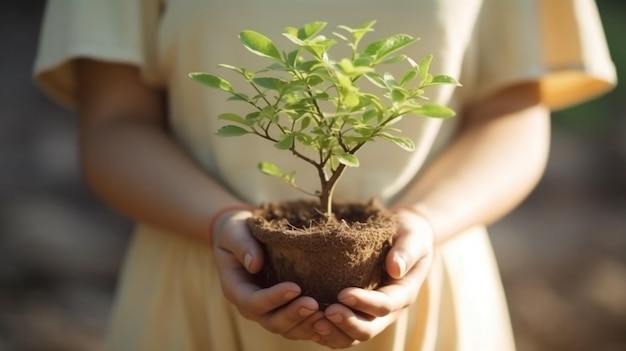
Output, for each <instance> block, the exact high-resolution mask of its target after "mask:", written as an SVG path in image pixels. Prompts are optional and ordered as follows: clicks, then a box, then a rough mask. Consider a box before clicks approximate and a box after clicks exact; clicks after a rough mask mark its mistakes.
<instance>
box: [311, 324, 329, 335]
mask: <svg viewBox="0 0 626 351" xmlns="http://www.w3.org/2000/svg"><path fill="white" fill-rule="evenodd" d="M315 332H317V333H318V334H320V335H328V334H330V330H329V329H328V328H327V327H326V326H323V325H322V326H317V325H316V326H315Z"/></svg>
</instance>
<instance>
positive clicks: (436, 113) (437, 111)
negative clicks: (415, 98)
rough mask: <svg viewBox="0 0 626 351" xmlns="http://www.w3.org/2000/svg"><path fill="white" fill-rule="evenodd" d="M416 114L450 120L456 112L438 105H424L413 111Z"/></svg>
mask: <svg viewBox="0 0 626 351" xmlns="http://www.w3.org/2000/svg"><path fill="white" fill-rule="evenodd" d="M413 112H414V113H417V114H420V115H422V116H426V117H435V118H448V117H452V116H454V115H455V112H454V110H452V109H451V108H449V107H446V106H442V105H438V104H424V105H422V106H420V107H418V108H416V109H414V110H413Z"/></svg>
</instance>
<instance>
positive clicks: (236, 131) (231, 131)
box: [217, 124, 251, 137]
mask: <svg viewBox="0 0 626 351" xmlns="http://www.w3.org/2000/svg"><path fill="white" fill-rule="evenodd" d="M249 133H251V132H250V131H248V130H246V129H244V128H241V127H239V126H235V125H232V124H229V125H226V126H224V127H222V128H220V129H219V130H218V131H217V135H219V136H223V137H235V136H241V135H244V134H249Z"/></svg>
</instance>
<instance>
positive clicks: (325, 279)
mask: <svg viewBox="0 0 626 351" xmlns="http://www.w3.org/2000/svg"><path fill="white" fill-rule="evenodd" d="M333 208H334V211H333V212H334V214H335V218H332V219H330V220H329V219H327V218H326V217H325V216H324V215H323V214H321V212H320V211H319V210H318V206H317V202H314V201H291V202H281V203H269V204H264V205H263V206H261V207H260V208H259V209H258V210H257V211H255V213H254V215H255V216H254V217H252V218H250V220H249V222H248V225H249V226H250V229H251V231H252V233H253V235H254V236H255V237H256V238H257V239H258V240H259V241H260V242H262V243H263V244H264V246H265V249H266V254H267V255H268V257H269V259H268V260H266V262H267V264H266V267H265V270H264V274H263V277H262V279H263V280H264V283H265V284H266V285H272V284H275V283H278V282H282V281H292V282H295V283H297V284H298V285H300V287H301V288H302V292H303V295H307V296H312V297H313V298H315V299H316V300H317V301H318V302H319V303H320V305H321V306H327V305H328V304H331V303H333V302H336V301H337V294H338V293H339V292H340V291H341V290H342V289H344V288H346V287H351V286H356V287H361V288H366V289H374V288H376V287H378V286H379V285H380V284H381V283H382V282H384V281H385V279H386V277H387V275H386V273H385V268H384V258H385V254H386V253H387V251H388V250H389V248H390V247H391V242H392V237H393V235H394V233H395V232H396V228H397V223H396V220H395V218H394V216H393V215H392V214H391V213H390V212H387V211H386V210H385V209H383V208H382V207H381V206H379V205H378V204H376V203H375V202H369V203H337V204H335V205H334V207H333Z"/></svg>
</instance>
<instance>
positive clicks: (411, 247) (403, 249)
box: [385, 210, 434, 279]
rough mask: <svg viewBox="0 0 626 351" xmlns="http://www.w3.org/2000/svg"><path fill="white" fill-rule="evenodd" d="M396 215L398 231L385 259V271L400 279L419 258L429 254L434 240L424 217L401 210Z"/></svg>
mask: <svg viewBox="0 0 626 351" xmlns="http://www.w3.org/2000/svg"><path fill="white" fill-rule="evenodd" d="M397 215H398V219H399V226H398V231H397V233H396V236H395V237H394V243H393V246H392V247H391V249H390V250H389V253H388V254H387V257H386V260H385V267H386V269H387V273H388V274H389V276H390V277H391V278H393V279H401V278H402V277H404V276H405V275H406V274H407V272H409V271H410V270H411V269H412V268H413V267H414V266H415V265H416V264H417V262H418V261H419V260H421V259H422V258H423V257H425V256H427V255H429V254H430V253H431V252H432V247H433V241H434V240H433V239H434V238H433V232H432V229H431V227H430V224H429V223H428V222H427V221H426V220H425V219H424V218H421V217H420V216H418V215H416V214H415V213H413V212H410V211H402V210H399V211H398V212H397Z"/></svg>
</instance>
